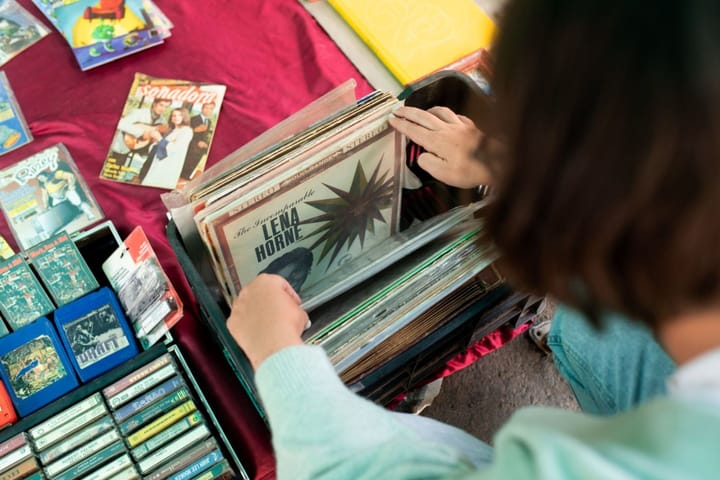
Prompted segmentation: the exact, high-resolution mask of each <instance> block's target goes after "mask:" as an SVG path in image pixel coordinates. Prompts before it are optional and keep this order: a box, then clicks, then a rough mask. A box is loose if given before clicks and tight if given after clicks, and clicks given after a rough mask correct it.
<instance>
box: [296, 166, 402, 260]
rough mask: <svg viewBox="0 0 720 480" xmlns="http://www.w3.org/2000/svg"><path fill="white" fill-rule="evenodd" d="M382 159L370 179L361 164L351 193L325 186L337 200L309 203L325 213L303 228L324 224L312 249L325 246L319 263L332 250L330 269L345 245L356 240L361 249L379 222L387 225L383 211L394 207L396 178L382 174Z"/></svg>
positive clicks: (306, 222) (350, 190)
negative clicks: (312, 224)
mask: <svg viewBox="0 0 720 480" xmlns="http://www.w3.org/2000/svg"><path fill="white" fill-rule="evenodd" d="M382 160H383V159H382V157H381V158H380V161H379V162H378V163H377V165H376V167H375V170H374V171H373V173H372V175H371V176H370V179H369V180H368V179H367V176H366V175H365V171H364V170H363V167H362V165H361V164H360V162H358V163H357V165H356V167H355V174H354V175H353V180H352V184H351V185H350V189H349V190H348V191H345V190H342V189H340V188H337V187H334V186H332V185H328V184H327V183H323V185H325V186H326V187H327V188H328V189H330V190H331V191H332V192H333V193H335V194H336V195H337V197H334V198H327V199H323V200H313V201H310V202H306V204H307V205H310V206H311V207H315V208H317V209H318V210H320V211H322V212H324V213H322V214H320V215H317V216H315V217H312V218H309V219H307V220H304V221H302V222H300V224H301V225H303V224H311V223H321V225H320V226H319V227H318V228H316V229H315V230H314V231H312V232H311V233H310V234H308V235H307V236H308V237H312V236H315V235H319V238H318V239H317V240H315V242H314V243H313V244H312V245H311V246H310V250H314V249H315V248H317V247H318V246H320V245H321V244H323V243H324V245H323V247H322V251H321V253H320V258H319V260H318V263H320V262H321V261H322V260H323V259H324V258H325V257H326V256H327V255H328V254H329V253H330V252H331V251H332V254H331V256H330V261H329V262H328V268H329V267H330V265H331V264H332V262H333V261H334V260H335V258H336V257H337V255H338V254H339V253H340V251H341V250H342V248H343V246H345V245H347V247H348V248H349V247H350V246H351V245H352V244H353V242H354V241H355V239H359V240H360V246H363V244H364V243H365V236H366V234H367V233H370V234H373V233H375V221H376V220H377V221H379V222H382V223H387V222H386V221H385V218H383V216H382V213H381V211H382V210H383V209H386V208H389V207H391V206H392V196H393V179H392V177H391V176H390V178H388V177H389V175H388V172H385V173H383V174H381V173H380V165H382Z"/></svg>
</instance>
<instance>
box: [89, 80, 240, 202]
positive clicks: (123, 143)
mask: <svg viewBox="0 0 720 480" xmlns="http://www.w3.org/2000/svg"><path fill="white" fill-rule="evenodd" d="M225 88H226V87H225V86H224V85H217V84H209V83H199V82H192V81H187V80H174V79H162V78H154V77H151V76H149V75H145V74H142V73H137V74H135V79H134V80H133V83H132V86H131V87H130V93H129V95H128V98H127V101H126V102H125V107H124V108H123V111H122V115H121V117H120V121H119V122H118V127H117V130H116V131H115V134H114V136H113V140H112V143H111V145H110V151H109V152H108V156H107V158H106V159H105V163H104V165H103V168H102V171H101V172H100V177H101V178H104V179H106V180H113V181H116V182H123V183H130V184H134V185H143V186H148V187H157V188H165V189H168V190H171V189H174V188H176V187H178V186H181V185H183V184H184V183H186V182H188V181H189V180H191V179H192V178H193V177H195V176H196V175H197V174H198V173H200V172H202V171H203V169H204V167H205V163H206V161H207V155H208V152H209V150H210V145H211V144H212V138H213V136H214V133H215V126H216V124H217V119H218V114H219V113H220V105H221V104H222V100H223V97H224V95H225Z"/></svg>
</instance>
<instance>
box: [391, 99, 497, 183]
mask: <svg viewBox="0 0 720 480" xmlns="http://www.w3.org/2000/svg"><path fill="white" fill-rule="evenodd" d="M388 122H389V123H390V125H391V126H392V127H393V128H395V129H396V130H397V131H398V132H400V133H402V134H404V135H405V136H407V137H408V138H409V139H410V140H412V141H413V142H415V143H417V144H418V145H420V146H421V147H423V148H424V149H425V152H424V153H422V154H421V155H420V156H419V157H418V165H420V167H421V168H422V169H423V170H425V171H426V172H428V173H429V174H430V175H432V176H433V177H434V178H435V179H437V180H439V181H441V182H443V183H445V184H447V185H450V186H453V187H460V188H472V187H477V186H478V185H488V184H492V183H493V182H492V180H493V179H492V176H491V174H490V170H489V169H488V167H487V166H486V165H485V164H484V163H483V162H482V161H481V160H480V157H479V153H480V148H481V146H482V144H483V143H484V142H485V140H486V139H485V134H484V133H483V132H481V131H480V129H478V128H477V127H476V126H475V124H474V123H473V121H472V120H470V119H469V118H467V117H465V116H463V115H457V114H456V113H455V112H453V111H452V110H450V109H449V108H447V107H433V108H430V109H429V110H422V109H419V108H415V107H400V108H398V109H397V110H395V111H394V112H393V116H391V117H390V119H389V120H388Z"/></svg>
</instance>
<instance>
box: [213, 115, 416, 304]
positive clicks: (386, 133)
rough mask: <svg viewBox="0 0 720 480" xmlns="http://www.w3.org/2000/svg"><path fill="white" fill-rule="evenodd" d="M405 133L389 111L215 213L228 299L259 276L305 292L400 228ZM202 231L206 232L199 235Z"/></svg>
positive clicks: (218, 254) (217, 246) (217, 248)
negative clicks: (390, 119) (281, 280)
mask: <svg viewBox="0 0 720 480" xmlns="http://www.w3.org/2000/svg"><path fill="white" fill-rule="evenodd" d="M401 152H402V142H401V137H400V135H399V134H397V133H396V132H395V131H394V130H393V129H392V128H391V127H390V126H389V125H388V123H387V117H386V116H383V117H381V118H379V119H378V120H375V121H373V122H371V123H369V124H368V125H366V126H364V127H363V128H361V129H358V130H353V131H349V132H346V133H345V134H344V135H342V136H340V138H337V139H336V140H335V142H333V143H332V144H331V145H329V146H328V147H327V148H326V149H324V150H323V151H320V152H318V153H317V154H316V155H315V156H313V157H311V158H309V159H307V160H306V161H305V162H303V163H301V164H299V165H298V166H297V167H296V168H295V169H291V170H289V171H287V172H285V173H283V174H282V175H280V176H278V177H275V178H273V179H271V180H269V181H268V182H267V183H266V184H263V185H262V186H261V187H258V188H257V189H256V190H255V191H253V192H250V193H248V194H247V195H246V196H245V197H241V198H238V199H236V200H235V201H234V202H232V203H230V204H228V205H227V206H226V207H225V208H223V209H222V210H219V211H217V212H216V213H215V214H213V215H209V216H208V217H207V218H206V219H205V220H204V224H205V226H206V228H207V230H208V233H209V245H208V246H209V248H210V249H211V251H214V252H215V255H216V258H217V259H218V260H219V263H220V265H221V267H222V271H221V274H220V275H219V278H222V279H223V280H226V281H227V285H228V287H229V291H228V292H227V293H226V298H227V299H228V302H231V301H232V300H231V299H232V298H234V296H236V295H237V294H238V293H239V291H240V288H241V286H242V285H243V284H245V283H247V282H249V281H250V280H252V279H253V278H255V277H256V276H257V275H258V274H260V273H275V274H278V275H282V276H283V277H285V278H286V279H287V280H288V281H289V282H290V284H291V285H292V286H293V288H294V289H295V290H296V291H298V292H299V293H300V295H301V296H302V291H303V289H304V288H309V287H310V286H312V285H313V284H315V283H317V282H318V281H320V280H322V279H323V278H324V277H326V276H327V275H329V274H330V273H332V272H333V271H334V270H336V269H337V268H339V267H340V266H341V265H343V264H344V263H346V262H348V261H350V260H352V259H353V258H356V257H357V256H359V255H361V254H362V253H363V252H365V251H366V250H368V249H369V248H371V247H372V246H374V245H377V244H379V243H380V242H382V241H384V240H386V239H387V238H389V237H390V236H391V235H392V234H394V233H395V232H396V229H397V225H398V214H399V206H400V169H401V161H402V160H401V159H402V154H401ZM201 236H202V235H201Z"/></svg>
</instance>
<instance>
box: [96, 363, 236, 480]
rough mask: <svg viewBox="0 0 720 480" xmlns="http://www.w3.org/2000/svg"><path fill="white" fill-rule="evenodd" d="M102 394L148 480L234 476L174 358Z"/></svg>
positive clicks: (136, 463)
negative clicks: (200, 476)
mask: <svg viewBox="0 0 720 480" xmlns="http://www.w3.org/2000/svg"><path fill="white" fill-rule="evenodd" d="M102 393H103V396H104V397H105V400H106V402H107V404H108V405H109V406H110V409H111V410H112V416H113V419H114V420H115V422H116V424H117V427H118V429H119V431H120V433H121V435H122V436H123V438H124V439H125V444H126V445H127V447H128V448H129V449H130V455H131V456H132V459H133V461H134V462H135V466H136V467H137V470H138V471H139V472H140V474H141V475H142V476H143V478H144V479H148V478H149V479H153V480H160V479H164V478H173V479H189V478H195V477H197V476H199V475H202V477H203V478H208V479H211V478H232V477H233V476H234V472H233V469H232V467H231V466H230V464H229V462H228V461H227V460H226V459H225V456H224V454H223V453H222V451H221V450H220V447H219V445H218V444H217V442H216V441H215V439H214V438H212V433H211V431H210V428H209V426H208V425H207V424H206V422H205V420H204V418H203V416H202V415H201V413H200V412H199V411H198V409H197V403H196V401H195V399H193V397H192V394H191V389H190V387H189V386H188V385H186V383H185V380H184V379H183V378H182V376H181V374H180V371H179V369H178V367H177V366H176V365H175V363H174V361H173V359H172V358H171V356H170V355H169V354H165V355H163V356H161V357H159V358H157V359H155V360H153V361H152V362H150V363H148V364H147V365H145V366H144V367H141V368H140V369H138V370H136V371H134V372H132V373H131V374H129V375H127V376H125V377H123V378H121V379H120V380H118V381H117V382H115V383H113V384H112V385H110V386H108V387H106V388H104V389H103V391H102ZM98 480H99V479H98Z"/></svg>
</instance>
